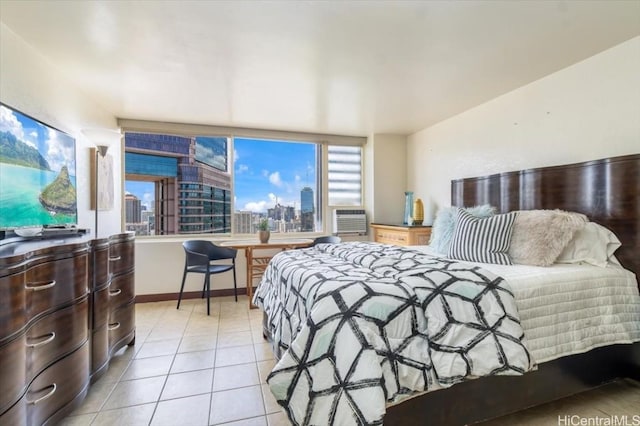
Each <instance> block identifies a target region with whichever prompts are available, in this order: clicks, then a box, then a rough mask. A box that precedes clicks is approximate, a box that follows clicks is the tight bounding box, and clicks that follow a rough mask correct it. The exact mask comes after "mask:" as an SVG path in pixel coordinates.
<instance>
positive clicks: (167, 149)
mask: <svg viewBox="0 0 640 426" xmlns="http://www.w3.org/2000/svg"><path fill="white" fill-rule="evenodd" d="M229 142H230V141H229V139H228V138H227V137H200V136H196V137H185V136H175V135H161V134H147V133H131V132H127V133H126V134H125V174H126V182H125V192H126V196H125V221H126V229H127V230H129V231H135V232H136V235H168V234H196V233H197V234H202V233H231V232H232V229H231V226H232V223H233V233H236V234H253V233H255V232H257V227H258V223H259V222H260V221H261V220H262V219H264V218H266V219H268V222H269V228H270V230H271V232H276V233H277V232H280V233H284V232H314V231H316V230H318V229H321V226H322V224H321V220H320V218H319V214H318V213H319V212H318V209H317V208H316V205H317V204H318V201H317V196H318V193H317V191H315V187H316V180H317V177H318V174H317V173H316V170H317V169H318V162H319V158H320V155H319V145H317V144H313V143H302V142H301V143H297V142H282V141H266V140H258V139H244V138H236V139H235V140H234V145H233V153H234V155H233V159H232V160H231V161H233V164H231V163H230V155H229V151H230V145H229ZM274 165H275V166H274ZM231 167H234V185H233V188H234V191H233V195H232V185H231V183H232V182H231V180H232V177H231V173H230V172H229V170H230V168H231ZM232 216H233V218H232ZM232 219H233V220H232Z"/></svg>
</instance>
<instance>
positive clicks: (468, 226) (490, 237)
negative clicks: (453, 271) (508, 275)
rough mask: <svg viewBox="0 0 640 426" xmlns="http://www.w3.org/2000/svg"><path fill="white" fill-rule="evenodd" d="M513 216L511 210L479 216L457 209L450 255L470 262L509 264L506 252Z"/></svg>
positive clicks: (513, 213) (514, 216)
mask: <svg viewBox="0 0 640 426" xmlns="http://www.w3.org/2000/svg"><path fill="white" fill-rule="evenodd" d="M516 215H517V213H516V212H511V213H506V214H498V215H495V216H491V217H488V218H484V219H479V218H477V217H474V216H472V215H470V214H469V213H467V212H466V211H464V210H463V209H459V210H458V221H457V223H456V229H455V230H454V231H453V238H452V239H451V246H449V257H450V258H452V259H458V260H467V261H469V262H481V263H497V264H499V265H511V264H512V263H511V259H510V258H509V255H508V254H507V251H508V250H509V243H510V242H511V233H512V231H513V222H514V221H515V219H516Z"/></svg>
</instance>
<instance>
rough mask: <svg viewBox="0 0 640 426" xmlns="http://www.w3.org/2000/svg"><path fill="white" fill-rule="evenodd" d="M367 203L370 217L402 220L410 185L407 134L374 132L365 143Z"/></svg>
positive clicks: (371, 220) (370, 219)
mask: <svg viewBox="0 0 640 426" xmlns="http://www.w3.org/2000/svg"><path fill="white" fill-rule="evenodd" d="M364 158H365V173H364V180H365V207H366V209H367V212H368V214H369V221H370V222H375V223H402V219H403V216H404V191H406V190H411V188H408V187H407V173H406V167H407V138H406V136H401V135H387V134H375V135H371V136H370V137H369V138H368V140H367V144H366V146H365V151H364Z"/></svg>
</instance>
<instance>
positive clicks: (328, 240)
mask: <svg viewBox="0 0 640 426" xmlns="http://www.w3.org/2000/svg"><path fill="white" fill-rule="evenodd" d="M340 242H342V238H340V237H337V236H335V235H328V236H325V237H318V238H316V239H315V240H313V244H311V246H312V247H313V246H315V245H316V244H338V243H340Z"/></svg>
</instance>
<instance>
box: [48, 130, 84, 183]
mask: <svg viewBox="0 0 640 426" xmlns="http://www.w3.org/2000/svg"><path fill="white" fill-rule="evenodd" d="M59 136H61V134H60V133H58V132H57V131H56V130H53V129H49V131H48V133H47V140H46V141H45V144H46V146H47V161H48V162H49V166H50V167H51V170H52V171H54V172H59V171H60V170H61V169H62V166H65V165H66V166H67V167H68V168H69V172H71V173H74V171H75V168H76V164H75V150H74V145H73V141H72V140H71V139H69V140H66V139H67V138H66V137H65V136H63V138H62V139H60V138H59Z"/></svg>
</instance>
